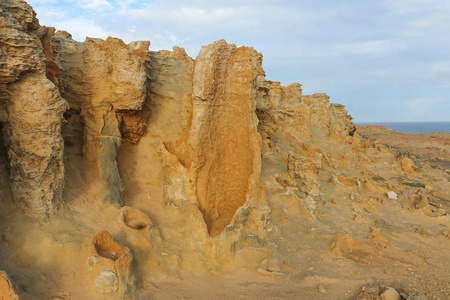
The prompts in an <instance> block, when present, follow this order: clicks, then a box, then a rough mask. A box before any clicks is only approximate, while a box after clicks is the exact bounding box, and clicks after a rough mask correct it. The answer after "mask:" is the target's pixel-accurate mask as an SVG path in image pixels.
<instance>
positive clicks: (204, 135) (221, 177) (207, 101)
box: [163, 40, 268, 237]
mask: <svg viewBox="0 0 450 300" xmlns="http://www.w3.org/2000/svg"><path fill="white" fill-rule="evenodd" d="M261 62H262V55H261V54H259V53H258V52H256V51H255V50H254V49H253V48H248V47H240V48H237V47H236V46H235V45H229V44H227V43H226V42H225V41H224V40H221V41H217V42H215V43H214V44H211V45H209V46H206V47H202V49H201V51H200V53H199V55H198V56H197V59H196V63H195V70H194V76H193V93H192V115H191V116H190V119H189V122H188V124H189V126H188V127H187V129H186V131H185V133H184V134H182V135H181V136H180V138H179V139H178V140H177V141H176V142H175V143H166V144H165V149H166V150H167V151H169V152H170V153H172V154H173V155H175V156H176V157H177V159H178V162H180V164H181V165H182V166H181V165H178V166H173V164H174V160H173V159H172V158H171V157H170V156H167V155H163V160H165V161H166V164H167V165H168V166H167V168H166V170H167V171H166V178H167V180H166V181H167V182H166V188H165V192H166V196H167V197H169V198H170V197H173V198H183V199H184V201H186V200H188V201H190V202H194V203H196V204H197V206H198V208H199V210H200V211H201V213H202V215H203V218H204V221H205V223H206V226H207V228H208V232H209V235H210V236H212V237H214V236H218V235H220V234H221V233H222V232H223V230H224V229H225V227H226V226H227V225H230V224H232V220H233V217H234V216H235V213H236V211H237V210H238V208H240V207H242V206H247V207H249V210H250V211H251V210H252V208H255V207H259V206H261V205H262V206H264V205H263V203H265V202H264V200H265V194H264V187H263V184H262V181H261V136H260V135H259V133H258V131H257V124H258V119H257V116H256V112H255V111H256V79H257V77H258V75H262V74H264V71H263V70H262V67H261ZM175 164H176V163H175ZM170 170H172V171H170ZM174 170H177V171H174ZM183 174H184V175H183ZM176 176H184V178H180V179H175V178H174V177H176ZM180 183H182V184H183V186H182V187H180V186H179V184H180ZM179 200H180V199H178V200H177V199H175V200H173V201H178V202H179ZM267 209H268V208H267ZM249 219H251V218H249ZM259 222H261V216H260V215H259ZM261 223H262V222H261ZM254 225H255V226H258V225H257V224H254ZM254 229H255V230H254V232H258V230H257V228H254Z"/></svg>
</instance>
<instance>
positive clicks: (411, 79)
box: [27, 0, 450, 122]
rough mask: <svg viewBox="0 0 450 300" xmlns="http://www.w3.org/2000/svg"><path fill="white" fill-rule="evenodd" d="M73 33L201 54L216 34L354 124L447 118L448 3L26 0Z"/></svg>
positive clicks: (47, 20) (270, 75)
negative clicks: (335, 106) (324, 97)
mask: <svg viewBox="0 0 450 300" xmlns="http://www.w3.org/2000/svg"><path fill="white" fill-rule="evenodd" d="M27 2H28V3H30V4H31V5H32V6H33V8H34V9H35V10H36V12H37V17H38V18H39V20H40V23H41V25H47V26H53V27H56V28H57V29H61V30H67V31H68V32H70V33H72V35H73V37H74V39H76V40H79V41H83V40H84V39H85V37H86V36H89V37H100V38H106V37H108V36H114V37H119V38H121V39H123V40H124V41H125V42H127V43H128V42H131V41H134V40H150V41H151V46H150V50H159V49H169V50H170V49H172V46H180V47H183V48H185V49H186V51H187V53H188V54H189V55H190V56H192V57H194V58H195V57H196V56H197V54H198V52H199V50H200V47H201V46H202V45H207V44H210V43H212V42H214V41H215V40H218V39H226V40H227V42H228V43H233V44H236V45H238V46H240V45H246V46H253V47H254V48H255V49H256V50H258V51H259V52H262V53H263V55H264V62H263V66H264V69H265V71H266V78H267V79H269V80H274V81H281V83H282V84H283V85H288V84H290V83H292V82H300V83H301V84H302V85H303V91H304V94H312V93H319V92H323V93H326V94H328V95H329V96H330V97H331V101H332V102H336V103H341V104H344V105H345V106H346V108H347V110H348V111H349V112H350V114H351V115H352V116H353V117H354V118H355V121H356V122H365V121H370V122H376V121H378V122H386V121H450V38H449V35H450V1H447V0H378V1H374V0H341V1H336V0H309V1H307V0H226V1H224V0H220V1H218V0H204V1H201V0H186V1H184V0H153V1H151V0H150V1H139V0H28V1H27Z"/></svg>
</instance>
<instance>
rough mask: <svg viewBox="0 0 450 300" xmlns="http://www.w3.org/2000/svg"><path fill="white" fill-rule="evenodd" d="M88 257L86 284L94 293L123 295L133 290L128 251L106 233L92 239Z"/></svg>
mask: <svg viewBox="0 0 450 300" xmlns="http://www.w3.org/2000/svg"><path fill="white" fill-rule="evenodd" d="M88 255H89V257H88V268H89V269H88V282H89V283H90V284H91V286H92V288H93V290H94V291H95V292H97V293H99V294H106V295H108V294H109V295H111V294H115V295H123V294H125V293H127V292H129V291H130V290H131V289H132V288H134V275H133V273H132V272H131V266H132V262H133V256H132V255H131V252H130V249H128V248H126V247H123V246H122V245H120V244H119V243H117V242H116V241H115V240H114V239H113V237H112V236H111V234H110V233H109V232H108V231H106V230H103V231H101V232H99V233H98V234H97V235H96V236H95V237H94V238H93V239H92V242H91V244H90V245H89V254H88Z"/></svg>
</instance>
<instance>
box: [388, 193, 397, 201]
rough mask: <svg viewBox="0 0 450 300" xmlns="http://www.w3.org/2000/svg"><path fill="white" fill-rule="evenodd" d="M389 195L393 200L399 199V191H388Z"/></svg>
mask: <svg viewBox="0 0 450 300" xmlns="http://www.w3.org/2000/svg"><path fill="white" fill-rule="evenodd" d="M387 196H388V198H389V199H391V200H397V193H396V192H394V191H389V192H387Z"/></svg>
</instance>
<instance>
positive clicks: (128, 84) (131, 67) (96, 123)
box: [54, 33, 150, 206]
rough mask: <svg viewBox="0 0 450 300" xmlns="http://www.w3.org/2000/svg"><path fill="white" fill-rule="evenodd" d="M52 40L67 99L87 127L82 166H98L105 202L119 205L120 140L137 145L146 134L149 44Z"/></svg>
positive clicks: (92, 40)
mask: <svg viewBox="0 0 450 300" xmlns="http://www.w3.org/2000/svg"><path fill="white" fill-rule="evenodd" d="M54 38H55V39H59V40H60V43H61V45H62V52H61V65H62V68H63V69H64V78H63V82H64V93H63V96H64V97H65V98H66V99H67V100H68V101H69V104H70V108H71V111H72V112H73V114H77V115H78V118H77V120H79V122H81V124H78V125H80V127H83V141H82V152H83V158H84V161H85V162H87V163H88V164H90V165H92V166H94V167H93V168H92V169H93V170H94V173H96V174H94V175H95V176H96V177H95V178H99V180H100V182H101V183H102V188H101V195H100V197H101V198H103V201H104V202H105V203H109V204H112V205H119V206H120V205H122V202H123V200H122V196H121V192H122V190H123V188H124V186H123V183H122V180H121V177H120V172H119V168H118V162H117V155H118V152H119V148H120V144H121V142H122V138H126V139H127V140H128V141H130V142H132V143H136V142H137V141H138V140H139V137H140V136H141V135H142V133H143V132H144V129H145V125H146V122H147V118H148V114H149V111H143V106H144V103H145V102H146V101H147V100H148V95H149V93H148V82H149V78H148V70H149V68H150V56H149V51H148V47H149V44H150V42H134V43H130V44H128V45H127V44H125V43H124V42H123V41H121V40H119V39H116V38H111V37H109V38H108V39H106V40H101V39H91V38H87V39H86V41H85V42H84V43H79V42H76V41H74V40H72V39H71V37H70V35H67V34H66V35H63V34H59V35H58V33H57V35H56V36H55V37H54ZM97 175H98V176H97Z"/></svg>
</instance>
